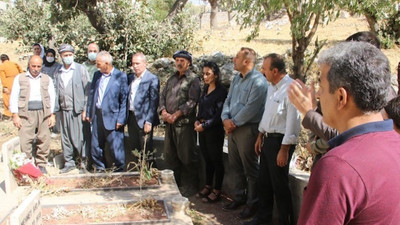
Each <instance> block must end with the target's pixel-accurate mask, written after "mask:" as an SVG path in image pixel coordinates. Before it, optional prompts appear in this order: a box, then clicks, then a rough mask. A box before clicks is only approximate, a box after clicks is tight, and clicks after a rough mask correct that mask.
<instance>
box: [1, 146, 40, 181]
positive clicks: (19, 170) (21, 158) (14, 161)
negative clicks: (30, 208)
mask: <svg viewBox="0 0 400 225" xmlns="http://www.w3.org/2000/svg"><path fill="white" fill-rule="evenodd" d="M9 165H10V168H11V170H12V172H13V174H14V176H15V178H16V179H17V182H18V184H20V185H26V184H28V183H29V181H30V180H37V179H38V178H39V177H41V176H42V175H43V174H42V172H40V169H39V168H37V167H36V166H35V165H34V164H33V161H32V159H28V157H27V156H26V154H25V153H21V152H14V153H13V155H12V157H11V159H10V164H9Z"/></svg>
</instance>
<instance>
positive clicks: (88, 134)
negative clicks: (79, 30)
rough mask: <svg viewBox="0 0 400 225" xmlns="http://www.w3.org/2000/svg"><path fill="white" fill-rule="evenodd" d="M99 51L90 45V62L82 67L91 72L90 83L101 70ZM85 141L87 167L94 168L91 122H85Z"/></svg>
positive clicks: (96, 47) (88, 48)
mask: <svg viewBox="0 0 400 225" xmlns="http://www.w3.org/2000/svg"><path fill="white" fill-rule="evenodd" d="M99 51H100V49H99V46H98V45H97V44H96V43H94V42H92V43H90V44H89V45H88V47H87V57H88V60H87V61H86V62H84V63H83V64H82V65H84V66H85V67H86V69H87V71H88V72H89V77H90V80H89V83H90V82H91V81H92V80H93V75H94V73H96V72H97V71H98V70H99V69H98V68H97V65H96V58H97V53H99ZM89 87H90V84H89ZM83 139H84V143H83V149H85V151H86V158H87V159H88V162H87V167H88V168H92V163H93V162H92V157H91V156H90V148H91V145H92V130H91V124H90V122H89V121H84V122H83Z"/></svg>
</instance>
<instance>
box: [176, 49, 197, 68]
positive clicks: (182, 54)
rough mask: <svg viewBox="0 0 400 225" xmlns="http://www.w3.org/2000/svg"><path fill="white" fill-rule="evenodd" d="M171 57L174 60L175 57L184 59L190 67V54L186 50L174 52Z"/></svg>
mask: <svg viewBox="0 0 400 225" xmlns="http://www.w3.org/2000/svg"><path fill="white" fill-rule="evenodd" d="M172 57H173V58H174V59H176V58H177V57H180V58H185V59H187V60H189V62H190V65H192V54H190V52H188V51H186V50H179V51H177V52H175V53H174V55H173V56H172Z"/></svg>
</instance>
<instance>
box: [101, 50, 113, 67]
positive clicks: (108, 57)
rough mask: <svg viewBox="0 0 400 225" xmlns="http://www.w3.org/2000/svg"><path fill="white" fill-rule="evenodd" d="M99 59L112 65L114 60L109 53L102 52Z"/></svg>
mask: <svg viewBox="0 0 400 225" xmlns="http://www.w3.org/2000/svg"><path fill="white" fill-rule="evenodd" d="M97 58H100V59H101V60H102V61H104V62H107V63H109V64H110V65H112V62H113V58H112V56H111V54H110V53H108V52H107V51H101V52H99V53H98V54H97Z"/></svg>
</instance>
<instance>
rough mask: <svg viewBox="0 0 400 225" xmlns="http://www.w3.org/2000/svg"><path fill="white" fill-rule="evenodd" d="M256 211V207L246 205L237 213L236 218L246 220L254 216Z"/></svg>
mask: <svg viewBox="0 0 400 225" xmlns="http://www.w3.org/2000/svg"><path fill="white" fill-rule="evenodd" d="M257 209H258V207H257V206H249V205H246V207H245V208H244V209H243V211H242V212H240V213H239V215H238V218H239V219H241V220H244V219H248V218H250V217H252V216H254V215H255V214H256V212H257Z"/></svg>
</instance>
